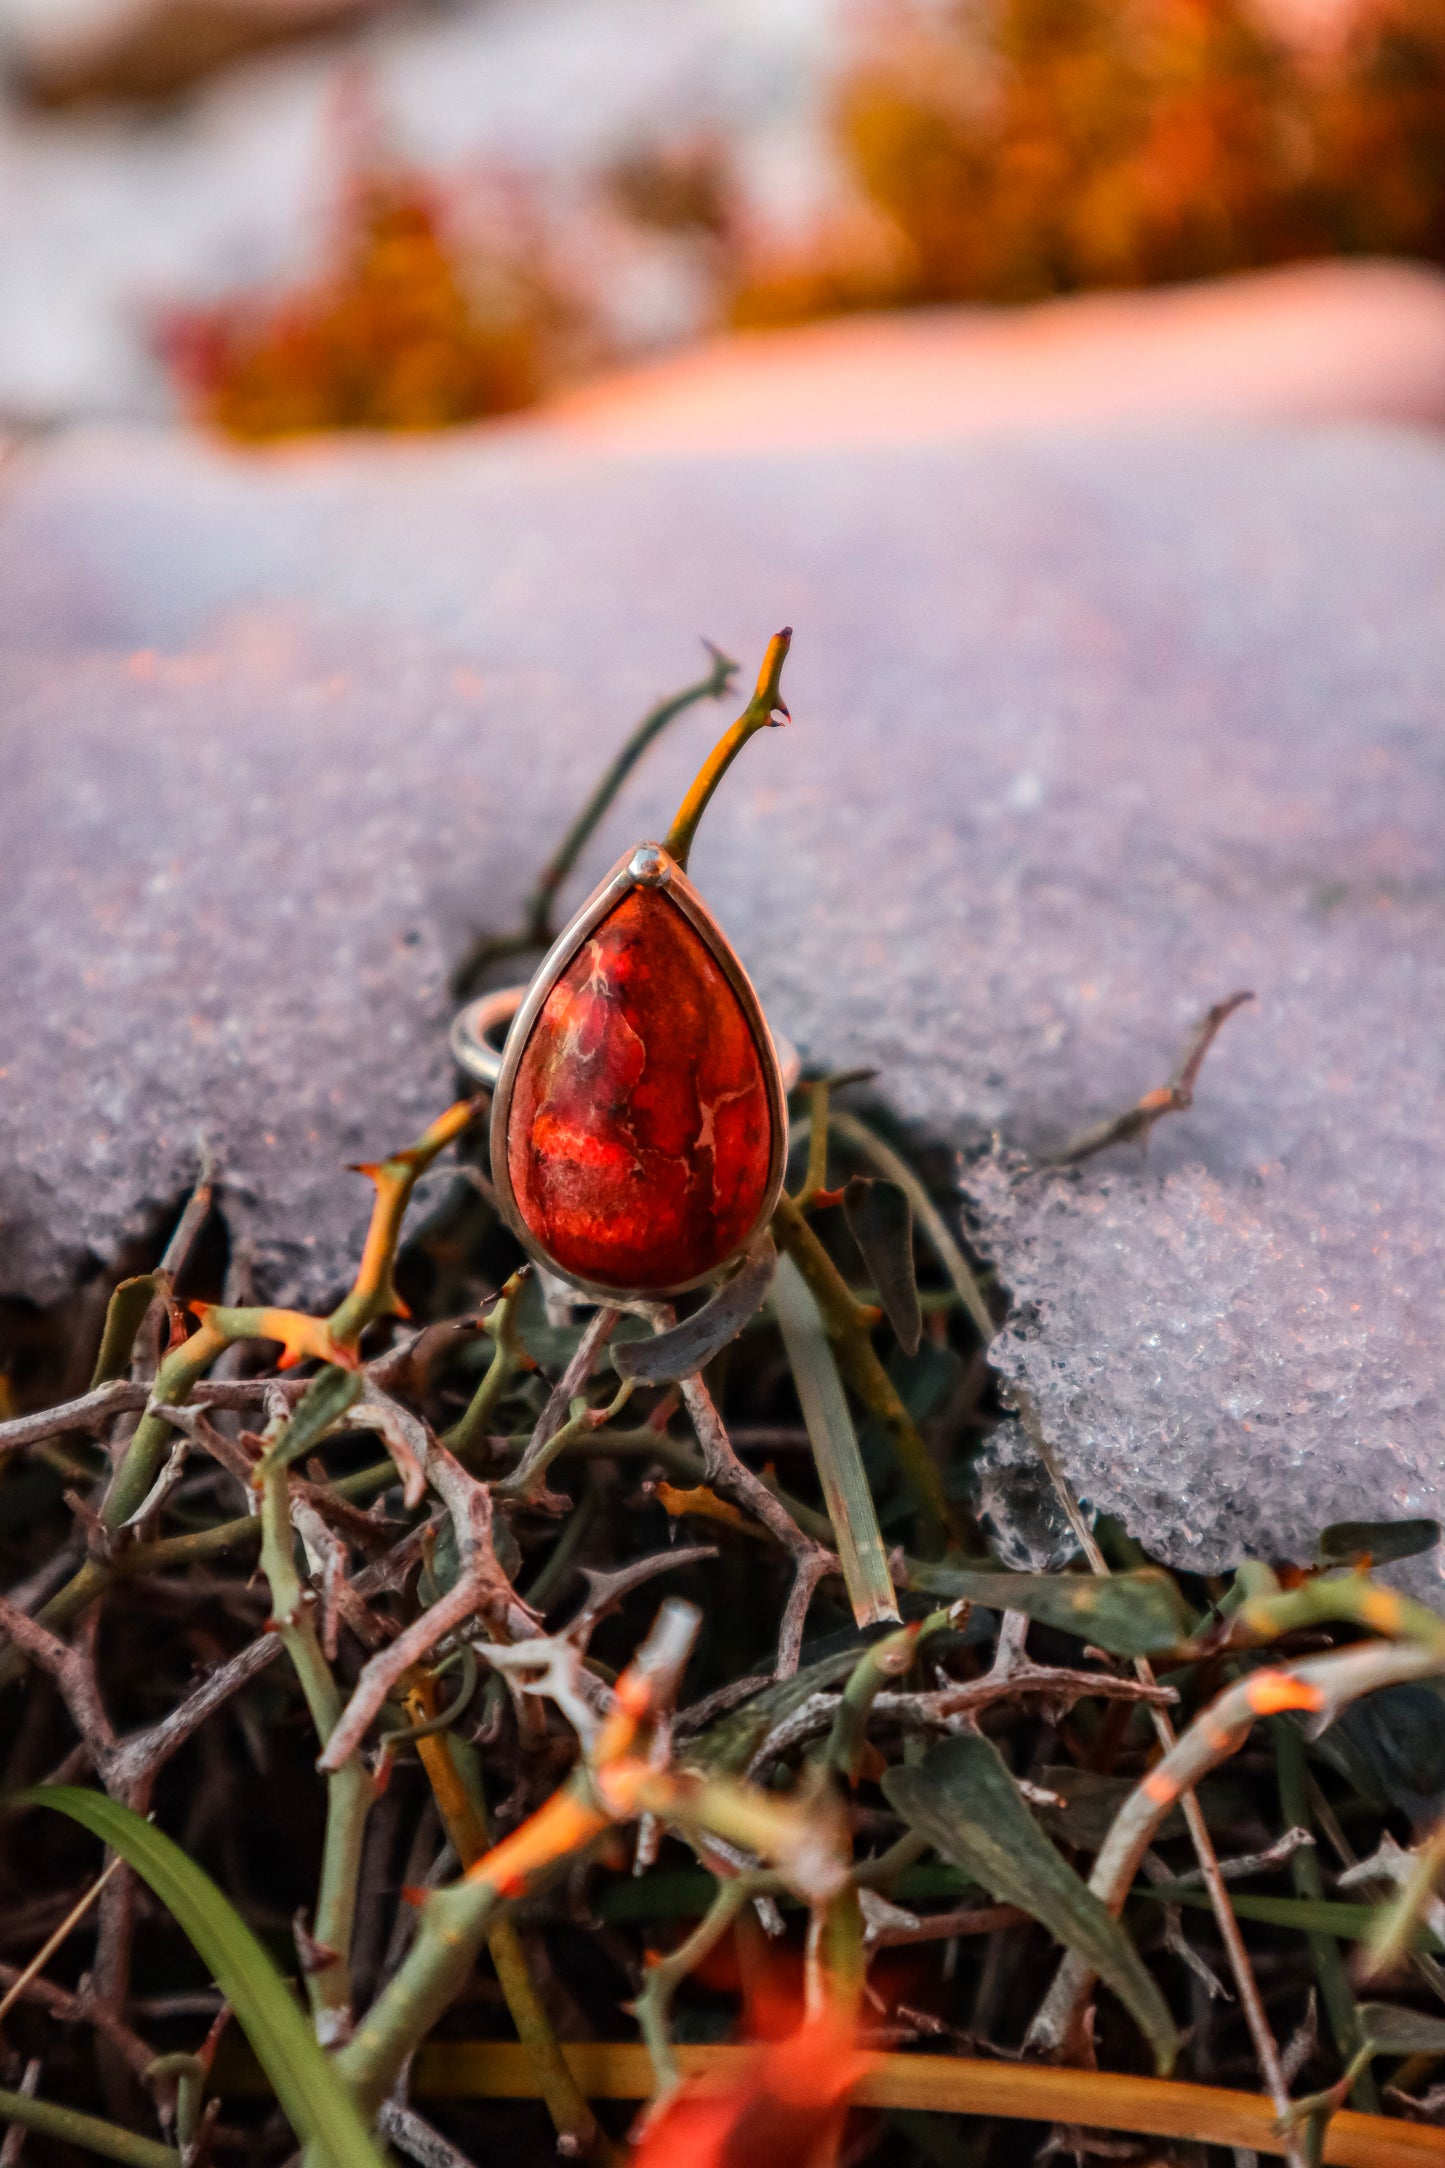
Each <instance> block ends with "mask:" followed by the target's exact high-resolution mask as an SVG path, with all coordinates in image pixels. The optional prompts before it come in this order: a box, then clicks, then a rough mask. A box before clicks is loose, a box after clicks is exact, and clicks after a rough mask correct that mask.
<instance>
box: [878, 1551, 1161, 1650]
mask: <svg viewBox="0 0 1445 2168" xmlns="http://www.w3.org/2000/svg"><path fill="white" fill-rule="evenodd" d="M909 1573H910V1576H911V1579H912V1581H913V1585H914V1587H915V1588H922V1589H926V1590H927V1591H928V1593H929V1594H930V1595H933V1596H945V1597H948V1598H949V1599H950V1600H951V1601H954V1602H957V1601H958V1599H959V1598H960V1597H966V1598H967V1599H968V1601H969V1602H970V1603H978V1604H983V1605H985V1606H986V1608H987V1609H989V1610H991V1611H1022V1612H1023V1613H1024V1614H1025V1616H1026V1617H1028V1618H1034V1619H1037V1620H1038V1621H1039V1624H1040V1625H1041V1626H1053V1627H1056V1628H1057V1629H1058V1630H1059V1631H1060V1632H1062V1633H1067V1634H1077V1635H1078V1637H1079V1639H1080V1640H1081V1641H1092V1642H1093V1643H1094V1644H1095V1646H1096V1647H1098V1648H1101V1649H1107V1650H1108V1651H1109V1653H1110V1655H1111V1656H1156V1655H1158V1654H1160V1653H1161V1651H1163V1650H1165V1649H1172V1648H1177V1647H1178V1645H1179V1643H1180V1642H1181V1641H1183V1640H1184V1639H1185V1637H1186V1631H1187V1617H1188V1614H1187V1613H1186V1611H1185V1607H1184V1599H1183V1597H1182V1596H1181V1595H1180V1593H1179V1591H1178V1589H1177V1588H1176V1587H1175V1585H1174V1583H1173V1582H1172V1581H1171V1580H1170V1578H1169V1576H1168V1574H1167V1573H1161V1572H1160V1570H1159V1568H1158V1567H1157V1566H1146V1567H1144V1568H1142V1569H1141V1571H1139V1572H1138V1573H1113V1574H1094V1573H1089V1574H1083V1573H1001V1572H989V1571H987V1570H980V1569H979V1568H977V1567H969V1566H958V1565H953V1564H950V1563H949V1562H948V1561H947V1560H944V1561H942V1562H941V1563H939V1564H937V1565H934V1564H919V1563H915V1564H912V1565H910V1567H909Z"/></svg>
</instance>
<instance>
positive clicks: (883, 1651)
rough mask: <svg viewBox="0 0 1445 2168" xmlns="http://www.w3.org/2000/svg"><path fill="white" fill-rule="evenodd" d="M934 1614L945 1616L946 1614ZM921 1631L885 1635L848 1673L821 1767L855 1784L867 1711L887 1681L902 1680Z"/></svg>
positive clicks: (913, 1628)
mask: <svg viewBox="0 0 1445 2168" xmlns="http://www.w3.org/2000/svg"><path fill="white" fill-rule="evenodd" d="M934 1615H935V1617H938V1616H941V1617H945V1618H946V1617H947V1613H946V1612H944V1613H941V1614H940V1613H935V1614H934ZM930 1623H931V1622H930ZM923 1630H924V1629H923V1624H922V1622H920V1623H919V1624H918V1625H916V1626H904V1627H903V1628H902V1629H901V1630H900V1631H899V1632H898V1633H896V1634H887V1635H885V1636H884V1638H883V1640H881V1641H875V1642H874V1643H873V1645H872V1647H871V1648H869V1649H867V1650H865V1652H864V1654H863V1655H862V1656H861V1657H860V1658H859V1659H858V1662H857V1663H856V1664H855V1665H854V1667H853V1669H852V1671H851V1672H850V1673H849V1675H848V1683H847V1685H846V1686H845V1687H844V1688H843V1692H842V1694H841V1696H840V1697H839V1701H838V1707H837V1710H836V1711H835V1713H834V1716H833V1729H832V1731H831V1732H830V1733H829V1735H828V1743H827V1745H826V1746H825V1747H824V1749H823V1755H822V1760H823V1764H824V1766H825V1767H826V1768H828V1769H831V1770H832V1771H833V1773H834V1775H836V1776H840V1777H845V1778H846V1779H847V1780H848V1781H849V1782H850V1783H856V1781H857V1777H858V1771H859V1769H860V1767H861V1766H862V1761H863V1748H864V1745H865V1743H866V1741H867V1737H868V1715H869V1711H870V1710H871V1709H872V1707H873V1704H874V1702H875V1701H876V1699H877V1698H878V1696H879V1694H880V1693H881V1692H882V1691H883V1689H884V1687H885V1686H887V1685H888V1684H889V1682H890V1680H893V1679H901V1678H902V1676H903V1674H904V1673H905V1672H906V1671H907V1670H908V1669H909V1668H910V1667H911V1665H912V1663H913V1659H914V1656H915V1654H916V1653H917V1649H918V1642H919V1637H920V1636H921V1634H922V1632H923Z"/></svg>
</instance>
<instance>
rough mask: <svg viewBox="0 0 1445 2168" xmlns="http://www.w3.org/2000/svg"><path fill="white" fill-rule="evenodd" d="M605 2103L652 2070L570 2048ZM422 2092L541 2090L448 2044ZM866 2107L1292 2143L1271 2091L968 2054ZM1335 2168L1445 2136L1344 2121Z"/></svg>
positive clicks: (500, 2056) (1254, 2145)
mask: <svg viewBox="0 0 1445 2168" xmlns="http://www.w3.org/2000/svg"><path fill="white" fill-rule="evenodd" d="M563 2053H564V2054H565V2055H566V2057H567V2060H568V2062H569V2063H570V2064H571V2066H572V2069H573V2071H574V2072H575V2073H576V2076H577V2080H578V2083H579V2084H580V2085H581V2087H582V2090H583V2091H584V2092H585V2093H586V2094H587V2095H588V2096H589V2098H591V2099H593V2100H645V2099H646V2098H647V2096H648V2094H649V2092H650V2091H651V2089H652V2066H651V2063H650V2061H649V2058H648V2053H647V2050H646V2048H645V2047H643V2046H642V2045H641V2044H640V2043H637V2042H632V2041H626V2042H623V2041H590V2040H589V2041H585V2042H581V2043H577V2044H575V2045H574V2044H569V2045H568V2046H566V2047H565V2048H564V2050H563ZM753 2053H754V2051H753V2050H752V2049H750V2048H746V2047H714V2046H695V2045H689V2046H679V2047H678V2048H677V2050H676V2054H677V2059H678V2062H679V2064H680V2065H681V2068H682V2071H683V2074H684V2076H686V2077H697V2078H700V2079H708V2078H717V2079H722V2080H724V2082H725V2081H726V2079H727V2078H728V2077H729V2076H731V2075H732V2074H733V2073H735V2072H740V2071H741V2070H743V2069H744V2068H746V2067H747V2062H748V2058H749V2056H750V2055H752V2054H753ZM415 2090H416V2091H417V2092H418V2093H420V2094H424V2095H430V2096H432V2097H434V2098H436V2097H441V2096H445V2097H448V2098H451V2099H457V2100H462V2099H470V2100H485V2099H491V2100H519V2099H527V2098H529V2097H532V2096H533V2095H534V2090H535V2088H534V2081H533V2079H532V2075H531V2070H530V2068H529V2066H528V2063H527V2058H526V2053H525V2050H524V2049H522V2048H521V2047H519V2046H517V2045H516V2044H515V2043H513V2042H512V2041H490V2040H488V2041H446V2042H440V2041H439V2042H436V2043H434V2044H433V2045H431V2046H429V2047H424V2048H423V2049H422V2050H421V2052H420V2054H419V2055H418V2056H417V2060H416V2069H415ZM853 2097H854V2099H855V2101H856V2102H857V2103H858V2105H859V2106H862V2107H878V2108H926V2109H930V2110H932V2111H933V2112H934V2113H936V2114H945V2115H971V2116H976V2115H996V2116H1004V2117H1010V2118H1014V2119H1016V2120H1018V2121H1021V2122H1029V2123H1069V2124H1082V2125H1084V2126H1086V2127H1088V2128H1090V2129H1095V2130H1117V2131H1128V2132H1137V2133H1138V2134H1139V2135H1141V2136H1146V2137H1154V2138H1177V2139H1184V2140H1187V2141H1192V2142H1194V2143H1195V2144H1199V2145H1218V2146H1225V2147H1229V2146H1242V2147H1244V2148H1246V2149H1252V2150H1253V2151H1255V2152H1257V2153H1273V2154H1279V2153H1283V2152H1284V2151H1285V2140H1284V2139H1283V2138H1282V2137H1281V2136H1280V2135H1279V2133H1278V2132H1277V2131H1276V2129H1275V2127H1274V2119H1275V2111H1274V2108H1273V2105H1272V2104H1271V2102H1270V2101H1269V2100H1267V2099H1266V2098H1265V2096H1264V2095H1263V2094H1261V2093H1244V2092H1236V2091H1233V2090H1230V2089H1227V2088H1226V2087H1224V2086H1216V2085H1190V2084H1186V2083H1184V2082H1182V2081H1180V2080H1178V2079H1172V2078H1146V2077H1136V2076H1125V2075H1120V2074H1116V2073H1114V2072H1112V2071H1103V2070H1069V2069H1059V2068H1056V2067H1054V2066H1052V2065H1048V2064H1029V2063H1002V2062H983V2061H981V2060H979V2059H976V2058H974V2057H971V2056H965V2055H914V2054H892V2055H880V2056H878V2057H877V2058H876V2060H875V2061H874V2062H873V2064H872V2067H871V2068H870V2069H869V2070H868V2072H867V2073H866V2074H865V2076H864V2077H863V2079H862V2080H861V2082H860V2083H859V2086H858V2090H857V2092H856V2093H855V2094H854V2096H853ZM1324 2161H1325V2163H1326V2168H1427V2164H1429V2168H1433V2164H1436V2163H1441V2162H1445V2130H1438V2129H1435V2128H1433V2127H1431V2126H1430V2125H1429V2124H1425V2123H1406V2122H1397V2121H1395V2120H1393V2119H1391V2118H1388V2117H1385V2116H1374V2115H1357V2114H1355V2113H1353V2112H1352V2111H1349V2110H1347V2111H1345V2112H1344V2113H1342V2114H1340V2115H1337V2116H1336V2117H1335V2118H1334V2119H1333V2121H1332V2122H1331V2124H1330V2126H1329V2130H1328V2131H1327V2133H1326V2136H1325V2145H1324Z"/></svg>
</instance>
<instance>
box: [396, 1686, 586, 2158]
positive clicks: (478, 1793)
mask: <svg viewBox="0 0 1445 2168" xmlns="http://www.w3.org/2000/svg"><path fill="white" fill-rule="evenodd" d="M433 1692H434V1690H433V1688H432V1687H431V1686H430V1685H429V1684H428V1685H426V1686H420V1685H419V1686H418V1688H417V1689H416V1690H415V1692H414V1695H412V1696H409V1697H408V1706H409V1707H410V1706H411V1705H412V1703H413V1701H414V1702H415V1705H416V1706H417V1708H419V1709H424V1708H425V1707H426V1706H427V1705H428V1704H429V1702H430V1701H431V1700H432V1698H433ZM417 1751H418V1753H419V1754H420V1756H421V1761H422V1766H423V1768H424V1769H425V1770H426V1773H427V1777H428V1779H429V1781H430V1783H431V1787H432V1793H433V1796H434V1798H435V1799H436V1803H437V1808H438V1810H439V1812H440V1814H441V1818H442V1823H443V1826H444V1827H445V1829H446V1833H447V1835H448V1836H449V1837H450V1839H451V1841H452V1844H453V1845H454V1846H455V1848H456V1854H457V1857H458V1859H459V1860H460V1861H461V1863H462V1866H463V1867H464V1868H468V1867H474V1866H475V1865H476V1863H477V1861H478V1860H479V1859H481V1858H483V1857H484V1855H485V1854H486V1852H487V1850H488V1848H489V1846H490V1844H491V1841H492V1838H491V1829H490V1827H489V1825H488V1820H487V1802H486V1795H485V1793H484V1792H483V1790H482V1784H481V1773H480V1771H479V1770H478V1768H477V1765H476V1757H475V1754H474V1752H473V1750H472V1749H471V1748H470V1747H469V1746H467V1745H466V1744H465V1742H464V1741H462V1740H460V1739H456V1738H452V1737H450V1736H445V1735H442V1734H440V1733H438V1734H435V1735H433V1736H431V1737H429V1738H426V1739H423V1740H422V1741H421V1742H420V1743H419V1745H418V1749H417ZM487 1949H488V1951H489V1953H490V1955H491V1960H492V1964H493V1966H494V1967H495V1968H496V1974H497V1980H498V1982H499V1984H500V1986H501V1990H502V1994H503V1996H504V1997H505V1998H506V2004H507V2008H508V2010H509V2011H510V2012H511V2017H512V2023H513V2024H514V2025H515V2026H516V2028H517V2038H518V2039H519V2040H520V2041H521V2042H522V2044H523V2045H524V2046H525V2048H526V2049H527V2052H528V2054H529V2055H530V2057H531V2059H532V2067H533V2069H534V2070H535V2072H536V2074H537V2087H538V2091H539V2092H540V2093H541V2096H542V2099H543V2101H544V2102H545V2104H546V2107H547V2112H548V2113H549V2115H550V2116H551V2118H552V2123H553V2127H554V2128H555V2130H556V2132H557V2135H558V2138H559V2139H560V2140H561V2141H563V2147H564V2150H565V2151H567V2152H568V2153H569V2154H570V2155H571V2156H572V2157H574V2158H575V2157H576V2156H577V2155H578V2154H587V2155H590V2156H591V2157H592V2158H593V2159H594V2160H596V2161H598V2162H599V2163H601V2162H604V2161H607V2162H610V2161H613V2160H615V2159H616V2158H617V2157H618V2156H616V2155H615V2154H614V2152H613V2148H612V2146H611V2144H610V2143H609V2141H608V2140H607V2138H606V2137H605V2135H604V2134H603V2133H602V2132H601V2131H600V2130H599V2129H598V2125H597V2118H596V2117H595V2116H594V2114H593V2113H592V2110H591V2108H590V2107H589V2106H588V2104H587V2101H586V2099H585V2098H584V2096H583V2094H582V2092H581V2090H580V2088H579V2087H578V2084H577V2081H576V2079H575V2078H574V2077H573V2075H572V2072H571V2070H570V2069H569V2068H568V2066H567V2062H566V2058H565V2057H564V2056H563V2054H562V2050H561V2048H560V2047H559V2046H558V2045H557V2036H556V2034H555V2033H554V2032H553V2030H552V2023H551V2020H550V2018H549V2017H548V2015H547V2011H546V2006H545V2004H544V2003H543V2001H542V1998H541V1996H540V1995H539V1994H538V1992H537V1986H536V1982H535V1981H534V1980H533V1978H532V1971H531V1967H530V1965H529V1964H528V1962H527V1952H526V1948H525V1946H524V1945H523V1942H522V1938H521V1936H520V1934H519V1933H518V1932H517V1927H516V1923H515V1921H513V1920H512V1919H511V1918H509V1917H508V1916H506V1915H503V1917H502V1918H500V1919H498V1920H496V1921H494V1922H493V1924H492V1926H491V1928H490V1930H489V1932H488V1934H487Z"/></svg>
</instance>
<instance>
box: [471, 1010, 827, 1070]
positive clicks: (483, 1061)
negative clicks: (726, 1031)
mask: <svg viewBox="0 0 1445 2168" xmlns="http://www.w3.org/2000/svg"><path fill="white" fill-rule="evenodd" d="M526 994H527V989H526V987H525V986H502V987H499V988H498V989H497V991H496V992H495V993H493V994H480V995H478V997H477V999H476V1000H475V1001H469V1002H467V1004H466V1006H465V1007H464V1008H461V1009H458V1011H457V1013H456V1015H455V1016H454V1017H453V1019H452V1028H451V1049H452V1055H453V1058H454V1059H455V1061H456V1064H457V1067H458V1068H459V1069H465V1071H466V1073H467V1075H468V1076H470V1077H475V1079H476V1081H477V1082H478V1083H479V1084H485V1085H487V1086H488V1087H489V1088H491V1089H495V1087H496V1082H497V1079H498V1077H499V1076H500V1075H501V1073H502V1055H503V1052H504V1044H503V1042H504V1041H505V1039H506V1036H507V1030H508V1028H509V1026H510V1024H511V1021H512V1018H513V1017H514V1016H515V1015H516V1013H517V1011H518V1009H520V1008H521V1006H522V1003H523V1001H524V1000H525V999H526ZM494 1034H498V1035H499V1036H497V1037H494V1036H493V1035H494ZM773 1045H774V1046H775V1047H776V1048H777V1052H778V1066H779V1068H780V1069H781V1070H782V1072H783V1089H784V1091H789V1092H790V1091H791V1090H792V1088H793V1086H794V1085H795V1084H796V1083H797V1081H798V1078H799V1076H800V1075H801V1074H802V1068H803V1065H802V1063H801V1061H800V1060H799V1059H798V1050H797V1048H796V1047H795V1046H794V1045H793V1044H792V1042H791V1040H788V1039H785V1038H784V1037H783V1035H782V1033H781V1032H777V1031H775V1032H774V1033H773Z"/></svg>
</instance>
